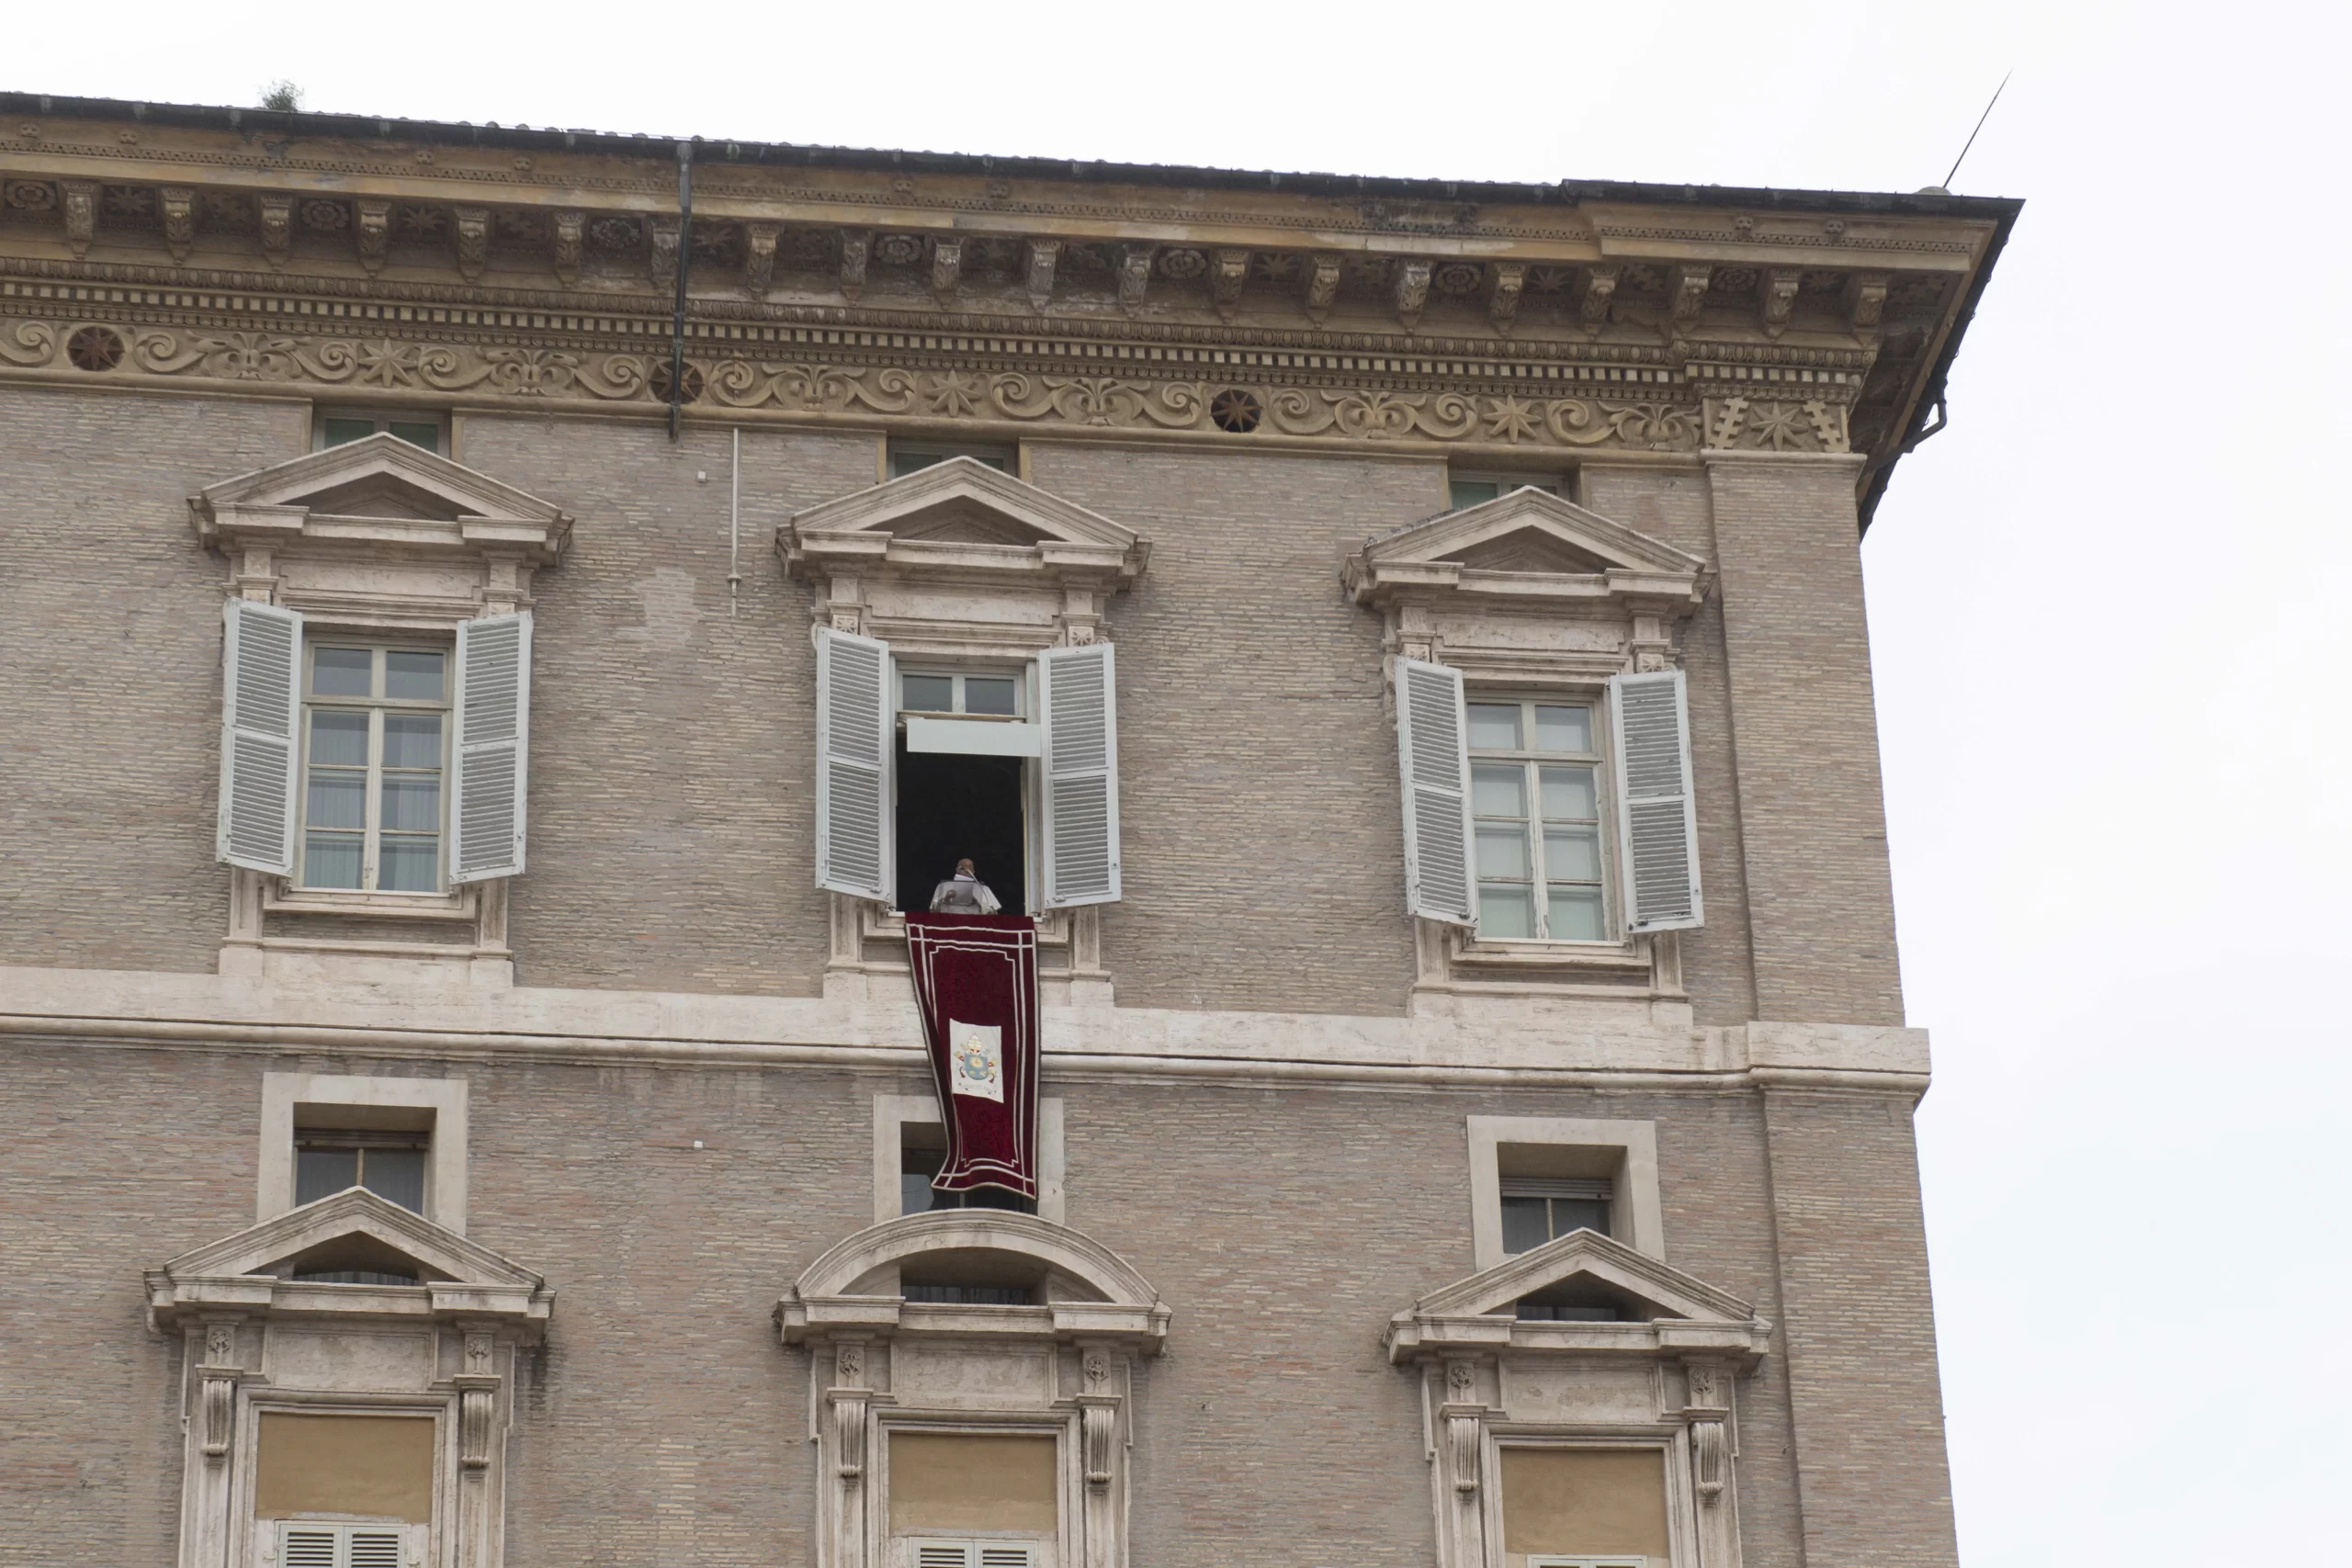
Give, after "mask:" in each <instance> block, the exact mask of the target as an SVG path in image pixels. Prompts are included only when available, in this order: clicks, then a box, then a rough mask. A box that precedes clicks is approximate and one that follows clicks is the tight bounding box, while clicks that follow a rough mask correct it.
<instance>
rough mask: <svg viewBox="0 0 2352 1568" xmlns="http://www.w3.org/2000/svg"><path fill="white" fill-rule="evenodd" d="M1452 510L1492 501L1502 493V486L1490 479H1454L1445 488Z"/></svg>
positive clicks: (1457, 510)
mask: <svg viewBox="0 0 2352 1568" xmlns="http://www.w3.org/2000/svg"><path fill="white" fill-rule="evenodd" d="M1446 489H1447V491H1449V492H1450V494H1451V499H1452V501H1453V509H1454V510H1455V511H1456V512H1459V511H1461V510H1462V509H1463V508H1464V507H1465V506H1476V505H1477V504H1478V503H1479V502H1482V501H1492V500H1494V499H1495V497H1497V496H1498V495H1500V494H1501V493H1502V486H1500V485H1498V484H1497V483H1495V481H1494V480H1492V479H1455V480H1453V481H1452V482H1451V483H1449V484H1448V485H1447V486H1446Z"/></svg>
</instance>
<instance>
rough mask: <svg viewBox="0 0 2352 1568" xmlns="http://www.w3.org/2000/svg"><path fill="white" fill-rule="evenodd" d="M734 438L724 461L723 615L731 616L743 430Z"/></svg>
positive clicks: (737, 566) (738, 586) (739, 541)
mask: <svg viewBox="0 0 2352 1568" xmlns="http://www.w3.org/2000/svg"><path fill="white" fill-rule="evenodd" d="M729 434H731V435H732V436H733V437H734V440H733V442H732V445H731V449H730V450H729V453H728V460H727V618H728V619H729V620H733V619H734V618H735V610H736V597H737V595H738V593H740V592H741V590H742V587H743V558H742V552H743V430H742V427H741V425H738V426H737V427H736V428H735V429H734V430H732V431H730V432H729Z"/></svg>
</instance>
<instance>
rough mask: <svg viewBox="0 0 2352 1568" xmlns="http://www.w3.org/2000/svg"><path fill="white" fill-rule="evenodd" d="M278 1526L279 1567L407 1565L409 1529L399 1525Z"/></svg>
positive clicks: (298, 1523) (377, 1567)
mask: <svg viewBox="0 0 2352 1568" xmlns="http://www.w3.org/2000/svg"><path fill="white" fill-rule="evenodd" d="M277 1529H278V1535H277V1541H278V1550H277V1561H278V1565H279V1568H403V1565H402V1563H401V1545H402V1543H403V1541H404V1540H405V1539H406V1537H407V1534H408V1531H407V1530H406V1529H404V1528H403V1527H401V1526H399V1525H331V1524H312V1523H311V1522H309V1521H308V1520H288V1521H287V1522H286V1523H284V1524H281V1525H279V1526H278V1527H277Z"/></svg>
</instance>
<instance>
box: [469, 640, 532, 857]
mask: <svg viewBox="0 0 2352 1568" xmlns="http://www.w3.org/2000/svg"><path fill="white" fill-rule="evenodd" d="M457 683H458V708H457V716H456V725H457V732H458V744H457V747H456V751H455V761H454V763H453V773H454V774H455V776H454V777H453V778H452V779H451V781H450V791H449V793H450V795H451V796H452V797H453V798H454V799H455V800H456V801H457V824H456V829H455V835H454V836H455V839H456V843H455V845H454V848H453V852H452V853H451V855H450V857H449V880H450V881H452V882H486V881H488V880H489V879H491V878H492V877H494V876H519V875H521V874H522V872H523V807H524V797H525V795H526V779H527V776H528V774H527V763H528V761H529V753H530V741H531V617H530V616H529V615H488V616H485V617H483V618H482V619H481V620H478V621H460V622H459V623H458V682H457Z"/></svg>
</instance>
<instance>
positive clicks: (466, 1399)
mask: <svg viewBox="0 0 2352 1568" xmlns="http://www.w3.org/2000/svg"><path fill="white" fill-rule="evenodd" d="M465 1340H466V1342H465V1348H464V1350H463V1352H462V1363H461V1364H462V1365H463V1366H464V1368H465V1371H461V1372H459V1373H458V1375H457V1377H456V1378H454V1379H453V1380H451V1381H452V1382H455V1383H456V1384H457V1385H458V1465H459V1467H460V1468H462V1469H464V1470H468V1471H481V1470H487V1469H489V1468H490V1451H491V1447H492V1441H491V1433H492V1427H493V1426H494V1425H495V1418H496V1416H497V1413H498V1354H497V1346H496V1342H495V1341H494V1340H493V1339H492V1337H491V1336H490V1335H489V1334H487V1333H485V1332H483V1331H482V1330H480V1329H469V1330H467V1332H466V1337H465Z"/></svg>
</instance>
